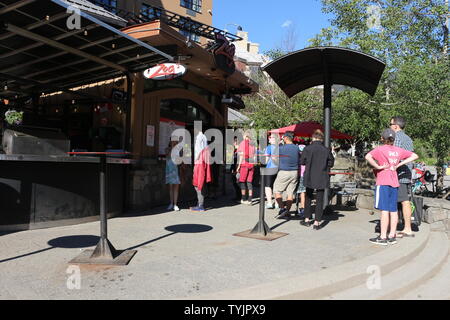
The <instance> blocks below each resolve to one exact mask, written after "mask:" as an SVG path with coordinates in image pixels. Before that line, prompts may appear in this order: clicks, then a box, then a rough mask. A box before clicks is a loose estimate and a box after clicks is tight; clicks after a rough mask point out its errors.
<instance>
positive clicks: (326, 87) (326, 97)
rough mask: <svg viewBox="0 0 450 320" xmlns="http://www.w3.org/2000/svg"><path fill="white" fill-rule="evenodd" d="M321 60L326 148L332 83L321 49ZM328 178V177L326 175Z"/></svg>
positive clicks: (328, 190)
mask: <svg viewBox="0 0 450 320" xmlns="http://www.w3.org/2000/svg"><path fill="white" fill-rule="evenodd" d="M322 62H323V128H324V131H325V132H324V136H325V137H324V146H325V147H326V148H328V149H330V148H331V89H332V83H331V79H330V74H329V72H328V65H327V61H326V56H325V52H324V51H322ZM328 179H330V177H329V176H328ZM329 194H330V188H329V187H327V188H325V190H324V195H323V201H324V203H323V208H324V210H325V211H326V208H327V206H328V203H329Z"/></svg>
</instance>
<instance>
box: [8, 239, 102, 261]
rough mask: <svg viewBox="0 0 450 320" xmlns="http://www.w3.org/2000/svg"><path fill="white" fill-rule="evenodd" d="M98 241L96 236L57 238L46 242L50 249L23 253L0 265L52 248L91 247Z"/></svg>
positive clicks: (46, 249)
mask: <svg viewBox="0 0 450 320" xmlns="http://www.w3.org/2000/svg"><path fill="white" fill-rule="evenodd" d="M98 241H99V237H98V236H92V235H76V236H66V237H59V238H55V239H51V240H49V241H48V242H47V244H48V245H50V247H48V248H44V249H40V250H36V251H33V252H29V253H25V254H22V255H19V256H15V257H11V258H7V259H3V260H0V263H2V262H7V261H11V260H15V259H20V258H23V257H27V256H31V255H33V254H38V253H41V252H44V251H48V250H51V249H54V248H66V249H74V248H86V247H92V246H95V245H96V244H97V243H98Z"/></svg>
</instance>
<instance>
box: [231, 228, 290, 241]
mask: <svg viewBox="0 0 450 320" xmlns="http://www.w3.org/2000/svg"><path fill="white" fill-rule="evenodd" d="M288 234H289V233H284V232H274V231H272V232H270V233H267V234H266V235H264V234H262V233H252V230H251V229H249V230H246V231H242V232H238V233H235V234H233V236H236V237H245V238H252V239H257V240H266V241H272V240H276V239H278V238H281V237H284V236H287V235H288Z"/></svg>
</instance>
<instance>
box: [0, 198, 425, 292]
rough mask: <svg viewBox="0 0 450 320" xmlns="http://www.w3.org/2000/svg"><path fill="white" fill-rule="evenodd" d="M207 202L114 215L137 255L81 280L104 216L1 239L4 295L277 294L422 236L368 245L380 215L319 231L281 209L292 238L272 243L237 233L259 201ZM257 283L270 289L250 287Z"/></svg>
mask: <svg viewBox="0 0 450 320" xmlns="http://www.w3.org/2000/svg"><path fill="white" fill-rule="evenodd" d="M206 204H207V205H208V204H210V205H212V206H211V208H210V210H208V211H207V212H206V213H194V212H191V211H189V210H188V209H187V206H181V208H182V210H181V211H179V212H175V211H172V212H165V208H157V209H154V210H149V211H148V212H142V213H137V214H129V215H126V216H123V217H117V218H112V219H109V220H108V238H109V240H110V241H111V242H112V244H113V245H114V246H115V247H116V248H117V249H136V250H138V252H137V254H136V255H135V256H134V258H133V259H132V260H131V262H130V264H129V265H127V266H122V267H94V266H80V269H79V271H80V274H79V275H80V278H79V280H80V281H79V282H77V281H78V280H77V279H78V278H75V277H76V276H78V269H77V267H76V266H75V267H73V266H71V265H69V264H68V262H69V261H70V260H71V259H72V258H74V257H75V256H77V255H78V254H79V253H80V252H81V251H82V250H84V249H92V248H93V247H94V246H95V244H96V243H97V241H98V238H97V236H98V235H99V223H98V222H93V223H85V224H80V225H74V226H66V227H57V228H51V229H40V230H30V231H22V232H16V233H9V234H4V235H1V236H0V248H2V250H1V251H0V275H1V277H0V299H214V298H218V299H222V298H223V297H228V295H227V292H228V293H232V292H241V296H239V295H237V296H234V297H235V298H236V299H258V298H263V299H264V298H274V297H276V296H283V295H289V294H292V293H293V291H292V290H294V291H295V290H299V287H298V286H297V287H296V288H290V291H289V290H288V291H283V288H280V286H282V283H289V282H290V279H298V278H299V277H302V276H303V277H307V275H308V274H315V275H316V276H317V275H318V274H319V273H318V272H321V271H326V270H327V269H332V268H335V267H336V266H344V265H346V264H348V263H352V262H356V261H364V259H367V258H368V257H372V256H374V255H380V254H384V253H388V252H389V251H390V252H391V255H393V256H395V255H396V254H395V253H394V251H392V250H402V246H404V248H407V247H410V252H413V250H415V247H419V246H421V241H423V240H421V238H420V237H419V236H418V237H416V238H415V239H403V240H400V241H399V243H398V244H396V245H395V246H389V247H382V246H376V245H373V244H371V243H370V242H369V241H368V238H369V237H372V236H373V235H374V228H375V223H374V221H375V220H376V219H378V217H377V216H376V215H373V216H371V215H369V211H368V210H363V209H360V210H357V211H344V210H341V211H335V213H334V214H332V215H329V216H325V218H326V219H327V220H328V221H326V226H325V227H324V228H323V229H321V230H319V231H314V230H313V229H312V228H306V227H303V226H301V225H299V220H298V219H296V218H292V219H290V220H279V219H275V215H276V213H277V211H276V210H266V222H267V224H268V225H269V226H270V227H271V228H273V230H274V231H277V232H286V233H288V235H287V236H284V237H282V238H279V239H277V240H274V241H263V240H255V239H250V238H243V237H236V236H233V234H234V233H237V232H241V231H244V230H247V229H250V228H252V227H253V226H254V225H255V224H256V222H257V221H258V208H259V206H258V204H255V205H254V206H247V205H241V204H237V203H233V202H231V201H230V200H226V201H218V200H215V201H212V200H207V203H206ZM424 230H425V231H426V232H429V230H428V229H427V227H426V226H424ZM421 232H422V231H421ZM426 232H423V234H424V237H425V234H426ZM418 234H420V232H419V233H418ZM414 241H415V242H414ZM408 242H409V243H408ZM396 247H397V248H396ZM371 263H373V262H371ZM367 267H368V265H367V266H366V265H364V266H361V268H360V269H359V271H358V272H359V273H360V274H362V273H365V272H366V268H367ZM343 272H345V270H344V271H343ZM367 276H368V275H367ZM318 277H320V275H319V276H318ZM74 279H75V280H76V281H74ZM77 284H79V285H80V286H79V287H78V286H77ZM299 285H300V284H299ZM259 286H262V287H261V288H262V289H261V290H263V293H264V294H262V295H253V294H252V293H251V291H247V293H248V294H247V293H245V292H246V291H245V288H252V287H255V288H258V287H259ZM300 286H301V285H300ZM242 290H244V291H242ZM264 290H265V291H266V292H264ZM259 293H261V292H259ZM242 294H243V295H242Z"/></svg>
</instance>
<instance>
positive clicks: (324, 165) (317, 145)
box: [300, 130, 334, 230]
mask: <svg viewBox="0 0 450 320" xmlns="http://www.w3.org/2000/svg"><path fill="white" fill-rule="evenodd" d="M323 140H324V135H323V132H322V131H321V130H316V131H314V133H313V135H312V142H311V144H310V145H309V146H306V147H305V149H304V150H303V152H302V156H301V160H300V164H301V165H304V166H305V172H304V175H303V177H304V180H303V181H304V185H305V187H306V195H305V220H302V221H300V224H301V225H303V226H306V227H309V226H310V225H311V217H312V208H311V200H312V198H313V193H314V190H316V193H317V197H316V210H315V215H314V226H313V229H314V230H319V229H320V224H321V222H322V215H323V200H324V197H323V195H324V191H325V188H329V187H330V177H329V174H328V172H329V169H330V168H331V167H333V165H334V158H333V155H332V154H331V150H330V149H329V148H326V147H325V146H324V145H323Z"/></svg>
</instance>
